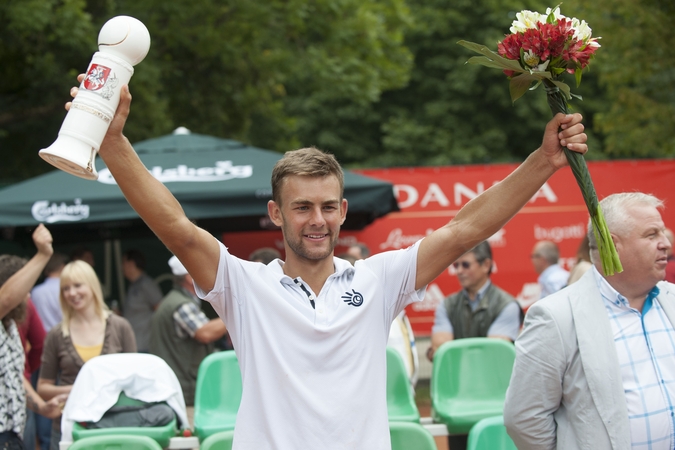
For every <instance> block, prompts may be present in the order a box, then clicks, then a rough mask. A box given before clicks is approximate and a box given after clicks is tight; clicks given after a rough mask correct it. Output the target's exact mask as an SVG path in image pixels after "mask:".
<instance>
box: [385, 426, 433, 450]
mask: <svg viewBox="0 0 675 450" xmlns="http://www.w3.org/2000/svg"><path fill="white" fill-rule="evenodd" d="M389 434H390V436H391V450H436V448H437V447H436V441H434V437H433V436H432V435H431V433H429V432H428V431H427V430H426V429H425V428H424V427H423V426H422V425H420V424H418V423H414V422H389Z"/></svg>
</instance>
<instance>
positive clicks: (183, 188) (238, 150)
mask: <svg viewBox="0 0 675 450" xmlns="http://www.w3.org/2000/svg"><path fill="white" fill-rule="evenodd" d="M134 149H135V150H136V152H137V153H138V155H139V157H140V158H141V160H142V161H143V163H144V164H145V166H146V167H147V168H148V170H149V171H150V172H151V173H152V174H153V175H154V176H155V177H156V178H157V179H159V180H160V181H162V183H164V185H165V186H166V187H167V188H168V189H169V190H170V191H171V192H172V193H173V195H174V196H175V197H176V198H177V199H178V201H179V202H180V203H181V205H182V206H183V209H184V210H185V213H186V214H187V216H188V217H189V218H190V219H192V220H193V221H194V222H195V223H197V224H198V225H199V226H201V227H203V228H205V229H207V230H209V231H211V232H213V233H217V232H226V231H247V230H260V229H269V228H273V225H272V224H271V223H270V222H269V219H268V218H267V202H268V200H270V198H271V194H272V188H271V185H270V175H271V173H272V168H273V167H274V164H275V163H276V162H277V161H278V160H279V159H280V158H281V156H282V155H281V154H280V153H277V152H273V151H269V150H263V149H259V148H255V147H251V146H248V145H245V144H243V143H241V142H237V141H233V140H229V139H221V138H216V137H213V136H205V135H200V134H191V133H189V131H187V130H185V129H180V128H179V129H178V130H176V131H175V132H174V134H171V135H167V136H161V137H158V138H155V139H149V140H146V141H141V142H138V143H136V144H134ZM96 166H97V170H98V172H99V179H98V180H97V181H89V180H84V179H81V178H78V177H75V176H72V175H69V174H67V173H65V172H62V171H60V170H55V171H53V172H50V173H47V174H45V175H41V176H38V177H35V178H32V179H30V180H27V181H24V182H21V183H17V184H15V185H13V186H9V187H7V188H5V189H2V190H0V229H2V237H4V239H9V240H12V239H13V238H14V237H15V236H18V235H20V234H22V235H27V233H17V231H19V230H20V229H21V228H24V229H30V228H33V227H34V226H35V225H37V224H38V223H40V222H43V223H46V224H48V225H49V228H50V230H51V231H52V234H54V237H55V239H59V241H60V242H80V241H87V240H100V239H102V238H103V239H111V238H122V237H140V236H146V235H150V234H151V232H150V231H149V229H148V228H147V226H146V225H145V224H144V223H143V222H142V221H141V220H140V218H139V217H138V215H137V214H136V212H135V211H134V210H133V209H132V208H131V207H130V206H129V204H128V203H127V201H126V199H125V198H124V196H123V195H122V192H121V191H120V189H119V187H118V186H117V184H116V183H115V180H114V178H113V177H112V176H111V174H110V172H109V171H108V169H107V168H105V166H104V164H103V162H102V161H101V160H100V159H98V160H97V162H96ZM345 197H346V198H347V200H348V202H349V209H348V215H347V220H346V221H345V224H344V228H346V229H360V228H363V227H365V226H366V225H368V224H369V223H371V222H372V221H373V220H375V219H377V218H378V217H381V216H384V215H385V214H387V213H388V212H390V211H397V210H398V206H397V204H396V199H395V197H394V193H393V187H392V185H391V184H390V183H388V182H384V181H380V180H376V179H373V178H369V177H365V176H362V175H358V174H355V173H353V172H349V171H345ZM147 201H153V198H152V197H151V196H150V195H148V199H147ZM17 229H19V230H17ZM24 231H26V230H24Z"/></svg>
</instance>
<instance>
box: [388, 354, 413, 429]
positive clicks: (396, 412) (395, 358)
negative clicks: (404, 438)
mask: <svg viewBox="0 0 675 450" xmlns="http://www.w3.org/2000/svg"><path fill="white" fill-rule="evenodd" d="M387 412H388V414H389V421H393V422H417V423H419V421H420V413H419V410H418V409H417V404H416V403H415V394H414V393H413V389H412V386H411V385H410V379H409V378H408V373H407V371H406V368H405V362H403V358H402V357H401V355H400V354H399V353H398V352H397V351H396V349H394V348H392V347H387Z"/></svg>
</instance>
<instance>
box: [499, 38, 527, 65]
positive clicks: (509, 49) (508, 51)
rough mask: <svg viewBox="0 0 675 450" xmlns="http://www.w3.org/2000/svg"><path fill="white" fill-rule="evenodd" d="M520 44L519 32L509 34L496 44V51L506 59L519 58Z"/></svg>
mask: <svg viewBox="0 0 675 450" xmlns="http://www.w3.org/2000/svg"><path fill="white" fill-rule="evenodd" d="M522 46H523V43H522V35H521V34H520V33H516V34H509V35H508V36H506V37H505V38H504V40H503V41H501V42H500V43H499V44H498V45H497V53H499V56H502V57H504V58H506V59H515V60H520V47H522Z"/></svg>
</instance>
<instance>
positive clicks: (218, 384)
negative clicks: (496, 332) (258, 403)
mask: <svg viewBox="0 0 675 450" xmlns="http://www.w3.org/2000/svg"><path fill="white" fill-rule="evenodd" d="M386 358H387V408H388V415H389V420H390V423H392V424H394V423H396V424H397V425H396V426H395V427H394V428H392V429H393V430H398V428H396V427H398V426H399V424H400V423H402V422H407V423H412V424H417V425H418V428H419V422H420V414H419V411H418V409H417V405H416V403H415V396H414V392H413V389H412V386H411V385H410V382H409V379H408V375H407V371H406V368H405V363H404V362H403V359H402V357H401V356H400V355H399V353H398V352H397V351H396V350H395V349H393V348H389V347H388V348H387V354H386ZM514 359H515V350H514V346H513V344H510V343H507V342H506V341H502V340H499V339H487V338H470V339H460V340H456V341H450V342H447V343H445V344H443V345H442V346H441V347H440V348H439V349H438V351H437V352H436V355H435V358H434V365H433V373H432V379H431V402H432V415H433V419H434V421H435V422H437V423H444V424H445V425H446V426H447V429H448V433H449V434H451V435H453V434H468V433H469V431H471V430H472V427H474V425H476V424H477V423H478V422H479V421H481V419H485V418H488V417H493V416H499V415H501V413H502V409H503V404H504V397H505V393H506V388H507V387H508V383H509V380H510V378H511V369H512V367H513V361H514ZM241 392H242V382H241V372H240V370H239V363H238V360H237V357H236V355H235V353H234V351H224V352H218V353H214V354H211V355H209V356H208V357H207V358H205V359H204V361H203V362H202V364H201V365H200V367H199V371H198V375H197V385H196V395H195V416H194V427H195V435H196V436H197V437H198V438H199V440H200V442H202V443H203V444H206V443H207V442H209V441H208V439H209V438H210V437H211V436H214V435H217V434H218V435H219V439H221V438H222V437H223V436H227V433H225V434H222V433H224V432H231V431H232V430H234V424H235V421H236V416H237V411H238V409H239V404H240V402H241ZM124 397H125V396H124V395H121V396H120V401H122V402H123V401H130V400H129V399H125V398H124ZM413 428H414V426H413ZM175 429H176V424H175V423H172V424H169V425H168V426H167V427H164V428H162V429H159V428H158V429H147V428H146V429H115V434H116V435H133V434H142V435H145V436H146V437H148V436H149V437H151V438H153V439H154V440H155V441H156V442H157V443H158V444H159V445H160V446H161V447H166V446H167V445H168V440H169V438H170V437H171V436H173V435H175ZM422 429H423V427H422ZM425 431H426V430H425ZM109 433H110V430H85V429H81V428H80V427H79V426H77V425H76V426H75V428H74V431H73V437H74V439H75V440H76V441H79V440H81V439H82V438H91V437H97V436H99V435H104V434H109ZM397 433H399V431H392V439H393V437H394V436H395V435H396V434H397ZM427 434H428V433H427ZM213 442H215V441H213ZM218 442H219V440H218ZM210 445H211V444H210ZM213 445H216V444H213ZM218 445H221V444H218ZM202 448H203V447H202ZM220 448H226V447H222V445H221V446H215V447H213V449H220Z"/></svg>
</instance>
